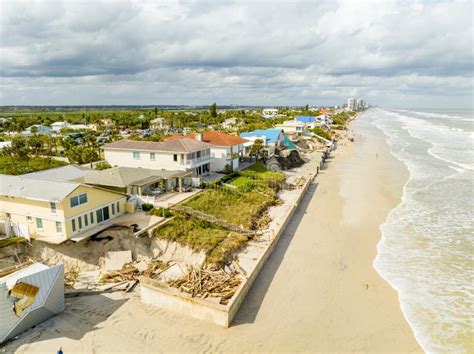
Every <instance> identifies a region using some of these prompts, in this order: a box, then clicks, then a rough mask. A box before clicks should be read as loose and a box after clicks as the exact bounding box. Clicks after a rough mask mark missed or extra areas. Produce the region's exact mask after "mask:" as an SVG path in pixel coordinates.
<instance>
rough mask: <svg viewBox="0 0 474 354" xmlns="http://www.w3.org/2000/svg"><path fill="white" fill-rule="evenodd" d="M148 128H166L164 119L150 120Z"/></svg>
mask: <svg viewBox="0 0 474 354" xmlns="http://www.w3.org/2000/svg"><path fill="white" fill-rule="evenodd" d="M150 128H151V129H163V128H166V125H165V119H164V118H161V117H158V118H155V119H152V120H151V121H150Z"/></svg>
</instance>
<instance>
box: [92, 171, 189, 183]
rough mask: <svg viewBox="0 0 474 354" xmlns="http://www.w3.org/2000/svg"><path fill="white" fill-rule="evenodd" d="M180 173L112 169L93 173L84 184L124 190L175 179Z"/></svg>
mask: <svg viewBox="0 0 474 354" xmlns="http://www.w3.org/2000/svg"><path fill="white" fill-rule="evenodd" d="M180 172H182V171H168V170H152V169H148V168H135V167H114V168H109V169H107V170H102V171H93V172H92V173H90V174H89V175H88V176H87V177H86V178H85V180H84V182H85V183H89V184H96V185H101V186H109V187H119V188H125V187H127V186H129V185H143V184H146V183H151V182H153V181H155V180H159V179H164V178H170V177H175V176H176V175H177V174H179V173H180Z"/></svg>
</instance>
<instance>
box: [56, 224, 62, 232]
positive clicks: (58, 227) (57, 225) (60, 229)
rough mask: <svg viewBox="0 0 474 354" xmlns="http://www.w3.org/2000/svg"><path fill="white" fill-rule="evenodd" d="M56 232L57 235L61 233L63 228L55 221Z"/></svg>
mask: <svg viewBox="0 0 474 354" xmlns="http://www.w3.org/2000/svg"><path fill="white" fill-rule="evenodd" d="M56 232H57V233H62V232H63V226H62V224H61V223H60V222H59V221H56Z"/></svg>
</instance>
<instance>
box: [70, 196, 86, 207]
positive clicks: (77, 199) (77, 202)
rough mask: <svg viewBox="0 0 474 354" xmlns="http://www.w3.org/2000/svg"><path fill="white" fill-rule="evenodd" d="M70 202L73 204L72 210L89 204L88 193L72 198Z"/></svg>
mask: <svg viewBox="0 0 474 354" xmlns="http://www.w3.org/2000/svg"><path fill="white" fill-rule="evenodd" d="M70 202H71V208H74V207H77V206H78V205H81V204H85V203H87V193H83V194H79V195H76V196H75V197H71V199H70Z"/></svg>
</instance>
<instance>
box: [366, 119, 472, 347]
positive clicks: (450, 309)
mask: <svg viewBox="0 0 474 354" xmlns="http://www.w3.org/2000/svg"><path fill="white" fill-rule="evenodd" d="M369 117H370V119H372V122H373V124H374V126H376V127H377V128H378V129H379V130H380V131H382V132H383V133H384V135H385V136H386V142H387V144H388V145H389V146H390V150H391V153H392V154H393V156H395V157H396V158H397V159H398V160H399V161H401V162H402V163H403V164H404V165H405V166H406V167H407V168H408V170H409V173H410V177H409V179H408V180H407V182H406V183H405V185H404V187H403V195H402V200H401V202H400V204H399V205H398V206H397V207H395V208H394V209H392V210H391V211H390V213H389V215H388V217H387V220H386V221H385V223H384V224H383V225H381V226H380V230H381V234H382V237H381V240H380V242H379V243H378V245H377V250H378V254H377V257H376V259H375V260H374V268H375V269H376V270H377V272H378V273H379V274H380V275H381V276H382V277H383V278H384V279H385V280H386V281H387V282H388V283H389V284H390V285H391V286H392V287H393V288H395V289H396V290H397V292H398V293H399V296H400V303H401V309H402V312H403V314H404V316H405V317H406V318H407V320H408V322H409V323H410V326H411V327H412V329H413V331H414V334H415V337H416V338H417V340H418V342H419V343H420V345H421V346H422V348H423V350H425V351H426V352H434V353H437V352H440V353H441V352H452V353H458V352H465V351H466V349H467V348H466V347H465V345H466V341H465V339H466V338H470V335H472V322H471V319H472V318H473V316H474V313H473V304H472V301H471V300H472V299H473V298H474V293H473V289H472V287H471V286H470V284H471V280H472V279H473V277H474V274H473V272H472V267H469V265H470V264H471V263H470V262H471V254H470V252H469V250H472V249H473V247H474V244H473V241H472V238H471V237H470V236H472V234H473V233H474V223H473V221H472V212H473V209H472V207H469V206H470V205H471V201H472V199H473V198H474V195H473V194H474V192H473V189H472V180H473V173H472V167H473V166H472V165H470V164H469V163H467V164H465V163H464V161H465V160H461V162H460V161H459V158H457V157H456V156H453V155H450V153H452V151H445V149H453V147H452V146H451V145H453V144H451V145H449V146H445V144H446V143H449V142H450V140H451V139H452V138H453V136H452V135H451V136H448V134H450V133H453V134H464V133H461V132H458V131H454V132H453V131H452V130H450V129H449V128H447V127H444V128H443V127H440V126H437V125H436V124H431V123H429V122H426V121H424V120H421V119H419V118H417V117H410V116H408V115H406V114H400V113H396V112H390V111H383V110H378V111H373V113H372V115H370V116H369ZM393 117H396V119H391V118H393ZM423 128H424V130H423ZM445 128H446V129H445ZM458 138H459V136H458ZM463 144H464V146H463ZM454 145H456V146H455V150H457V152H458V153H461V152H462V151H466V150H468V149H469V148H470V147H471V146H472V145H471V143H470V142H469V140H467V139H465V137H464V138H462V139H458V140H457V142H456V143H455V144H454Z"/></svg>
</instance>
